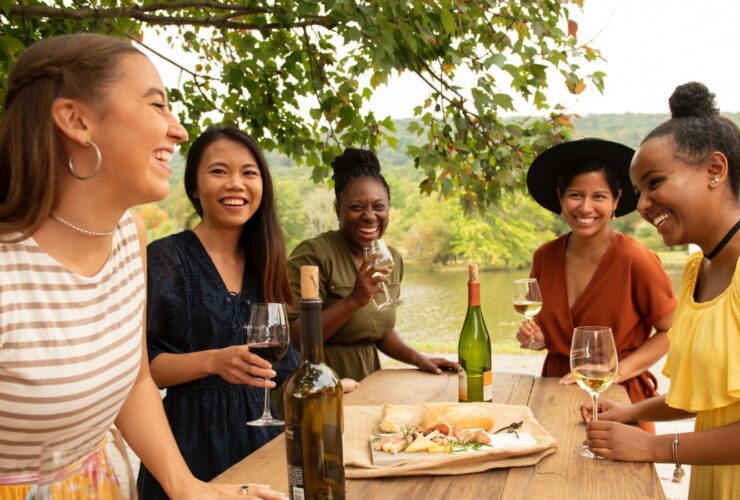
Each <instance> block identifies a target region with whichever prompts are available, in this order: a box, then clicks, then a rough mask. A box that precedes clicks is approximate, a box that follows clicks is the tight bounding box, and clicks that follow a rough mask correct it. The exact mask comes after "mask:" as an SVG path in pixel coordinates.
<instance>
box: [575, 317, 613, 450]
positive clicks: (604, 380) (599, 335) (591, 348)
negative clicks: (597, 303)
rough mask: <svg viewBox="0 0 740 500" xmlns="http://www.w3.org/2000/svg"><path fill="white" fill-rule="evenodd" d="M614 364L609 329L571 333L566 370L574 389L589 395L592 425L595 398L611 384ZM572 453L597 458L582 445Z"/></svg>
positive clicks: (595, 416) (595, 415) (589, 328)
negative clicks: (569, 374) (570, 375)
mask: <svg viewBox="0 0 740 500" xmlns="http://www.w3.org/2000/svg"><path fill="white" fill-rule="evenodd" d="M618 364H619V362H618V359H617V348H616V345H615V344H614V336H613V335H612V330H611V328H609V327H607V326H579V327H576V328H575V330H573V342H572V343H571V347H570V371H571V373H573V376H574V377H575V379H576V383H577V384H578V386H579V387H580V388H581V389H583V390H584V391H586V392H588V394H589V395H590V396H591V408H592V411H591V418H592V421H593V422H595V421H597V420H598V415H599V411H598V410H599V395H600V394H601V393H602V392H604V391H605V390H606V389H608V388H609V386H611V385H612V383H613V382H614V378H615V377H616V375H617V367H618ZM594 409H595V411H594ZM576 452H577V453H578V454H579V455H581V456H583V457H586V458H598V455H596V454H594V453H593V452H592V451H591V450H590V449H589V448H588V447H586V446H579V447H578V448H576Z"/></svg>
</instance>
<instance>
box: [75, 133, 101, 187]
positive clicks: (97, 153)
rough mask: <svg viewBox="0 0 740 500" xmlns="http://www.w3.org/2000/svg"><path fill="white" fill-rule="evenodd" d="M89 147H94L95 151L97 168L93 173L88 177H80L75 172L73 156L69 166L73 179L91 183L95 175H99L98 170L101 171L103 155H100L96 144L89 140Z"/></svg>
mask: <svg viewBox="0 0 740 500" xmlns="http://www.w3.org/2000/svg"><path fill="white" fill-rule="evenodd" d="M87 145H88V146H90V147H92V148H93V150H95V168H93V171H92V172H90V173H89V174H88V175H80V174H78V173H77V172H75V165H74V163H73V162H72V157H71V156H70V157H69V160H68V162H67V163H68V166H69V171H70V173H71V174H72V177H74V178H75V179H77V180H78V181H89V180H90V179H92V178H93V177H95V175H96V174H97V173H98V170H100V165H101V164H102V163H103V155H102V154H101V153H100V148H99V147H98V145H97V144H95V143H94V142H93V141H91V140H90V139H88V140H87Z"/></svg>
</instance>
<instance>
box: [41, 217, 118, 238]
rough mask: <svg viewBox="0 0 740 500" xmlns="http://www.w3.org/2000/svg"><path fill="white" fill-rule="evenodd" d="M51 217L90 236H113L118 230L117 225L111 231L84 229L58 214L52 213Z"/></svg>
mask: <svg viewBox="0 0 740 500" xmlns="http://www.w3.org/2000/svg"><path fill="white" fill-rule="evenodd" d="M51 217H52V218H53V219H56V220H58V221H59V222H61V223H62V224H64V225H65V226H67V227H70V228H72V229H74V230H75V231H79V232H80V233H82V234H86V235H88V236H112V235H113V233H115V232H116V228H115V227H114V228H113V229H112V230H111V231H90V230H89V229H83V228H81V227H79V226H75V225H74V224H72V223H71V222H69V221H68V220H64V219H62V218H61V217H59V216H58V215H55V214H51Z"/></svg>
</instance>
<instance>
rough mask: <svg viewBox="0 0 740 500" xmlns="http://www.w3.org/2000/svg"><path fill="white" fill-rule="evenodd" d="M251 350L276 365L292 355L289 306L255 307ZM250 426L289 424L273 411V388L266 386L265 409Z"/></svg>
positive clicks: (251, 315) (251, 317)
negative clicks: (271, 408)
mask: <svg viewBox="0 0 740 500" xmlns="http://www.w3.org/2000/svg"><path fill="white" fill-rule="evenodd" d="M245 328H246V331H247V341H246V344H247V347H249V351H250V352H253V353H254V354H256V355H258V356H259V357H260V358H262V359H265V360H267V361H269V362H270V363H271V364H272V365H273V366H274V365H275V363H277V362H278V361H280V360H281V359H282V357H283V356H285V353H286V352H288V340H289V337H290V336H289V335H288V316H287V314H286V313H285V306H284V305H283V304H278V303H274V302H273V303H261V304H253V305H252V307H251V309H250V311H249V323H248V324H247V326H246V327H245ZM247 425H254V426H257V427H264V426H268V425H285V422H283V421H282V420H279V419H277V418H275V417H273V416H272V413H271V412H270V389H269V388H268V387H265V409H264V412H263V413H262V416H261V417H260V418H258V419H257V420H252V421H251V422H247Z"/></svg>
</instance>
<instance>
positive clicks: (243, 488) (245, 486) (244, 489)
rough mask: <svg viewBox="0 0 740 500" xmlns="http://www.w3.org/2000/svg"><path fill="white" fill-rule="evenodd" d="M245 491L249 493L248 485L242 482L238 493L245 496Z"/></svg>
mask: <svg viewBox="0 0 740 500" xmlns="http://www.w3.org/2000/svg"><path fill="white" fill-rule="evenodd" d="M247 493H249V485H248V484H243V485H242V487H241V488H239V494H240V495H241V496H243V497H245V496H247Z"/></svg>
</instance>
